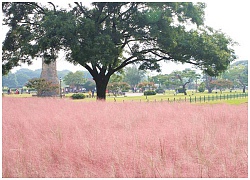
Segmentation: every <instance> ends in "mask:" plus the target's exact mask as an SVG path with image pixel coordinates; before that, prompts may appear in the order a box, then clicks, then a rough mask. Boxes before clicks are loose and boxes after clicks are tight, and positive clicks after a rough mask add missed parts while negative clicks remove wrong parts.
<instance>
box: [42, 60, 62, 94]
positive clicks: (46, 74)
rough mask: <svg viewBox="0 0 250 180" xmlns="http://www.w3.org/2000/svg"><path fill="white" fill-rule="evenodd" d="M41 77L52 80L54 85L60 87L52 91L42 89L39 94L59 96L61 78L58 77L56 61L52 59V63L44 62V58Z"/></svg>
mask: <svg viewBox="0 0 250 180" xmlns="http://www.w3.org/2000/svg"><path fill="white" fill-rule="evenodd" d="M40 78H42V79H45V80H46V81H49V82H52V85H53V86H57V87H58V88H56V89H55V90H50V91H48V90H45V91H42V92H40V93H39V94H38V95H39V96H57V95H58V94H59V80H58V77H57V70H56V61H52V62H50V64H46V63H45V62H44V59H42V72H41V76H40Z"/></svg>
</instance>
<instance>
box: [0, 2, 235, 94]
mask: <svg viewBox="0 0 250 180" xmlns="http://www.w3.org/2000/svg"><path fill="white" fill-rule="evenodd" d="M51 5H52V6H53V5H54V4H53V3H51V2H50V3H48V5H41V4H39V3H25V2H24V3H16V2H13V3H3V8H2V10H3V16H4V20H3V23H4V24H6V25H8V26H10V27H11V28H10V30H9V32H8V33H7V35H6V38H5V40H4V42H3V58H2V62H3V63H2V64H3V65H2V71H3V74H6V73H7V72H8V71H9V70H10V69H12V68H13V67H15V66H18V65H20V63H24V62H26V63H31V62H32V61H33V59H34V58H36V57H41V56H42V57H43V58H44V59H45V60H46V61H47V62H50V61H53V60H55V59H56V57H57V55H58V52H59V51H60V50H65V53H66V60H67V61H69V62H72V63H74V64H80V65H82V66H83V67H85V68H86V69H87V70H88V71H89V72H90V73H91V75H92V76H93V78H94V80H95V81H96V86H97V96H98V97H100V98H102V99H103V98H104V99H105V92H104V91H105V90H106V86H107V84H108V81H109V78H110V76H111V75H112V74H114V73H115V72H117V71H119V70H121V69H123V68H124V67H126V66H127V65H129V64H137V65H138V66H139V69H142V70H146V69H150V70H157V71H160V64H159V62H160V61H169V60H171V61H174V62H182V63H190V64H193V65H196V66H198V67H200V68H201V69H202V70H203V71H205V72H206V73H208V74H210V75H217V74H219V73H221V72H222V71H224V70H225V69H226V68H227V66H228V65H229V63H230V62H231V61H232V60H233V59H235V58H236V57H235V55H234V50H233V49H232V48H231V47H232V46H233V45H234V42H233V41H232V40H231V39H230V38H229V37H227V36H226V35H225V34H224V33H222V32H220V31H216V30H213V29H212V28H210V27H207V26H201V25H203V20H204V8H205V4H204V3H192V2H157V3H155V2H154V3H152V2H95V3H92V5H93V6H91V8H87V7H84V6H82V5H81V4H80V3H75V4H74V5H72V6H71V7H69V8H68V9H67V11H66V10H62V9H59V8H58V9H57V7H56V6H54V9H53V8H51ZM23 21H25V22H26V23H23ZM190 23H191V24H192V25H194V26H196V27H197V28H196V29H192V30H188V29H187V28H186V27H187V26H185V25H187V24H190ZM124 53H126V54H127V56H126V57H124V56H123V54H124Z"/></svg>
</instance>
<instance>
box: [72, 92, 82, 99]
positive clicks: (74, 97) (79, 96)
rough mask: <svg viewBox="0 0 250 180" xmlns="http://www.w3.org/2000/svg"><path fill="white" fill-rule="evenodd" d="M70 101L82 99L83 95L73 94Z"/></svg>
mask: <svg viewBox="0 0 250 180" xmlns="http://www.w3.org/2000/svg"><path fill="white" fill-rule="evenodd" d="M71 98H72V99H84V98H85V95H84V94H82V93H75V94H73V95H72V96H71Z"/></svg>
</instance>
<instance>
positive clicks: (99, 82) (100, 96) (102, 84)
mask: <svg viewBox="0 0 250 180" xmlns="http://www.w3.org/2000/svg"><path fill="white" fill-rule="evenodd" d="M94 80H95V83H96V93H97V100H106V89H107V85H108V82H109V77H108V76H104V77H100V76H99V77H95V78H94Z"/></svg>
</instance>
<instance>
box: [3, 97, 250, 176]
mask: <svg viewBox="0 0 250 180" xmlns="http://www.w3.org/2000/svg"><path fill="white" fill-rule="evenodd" d="M247 116H248V110H247V104H243V105H237V106H235V105H226V104H217V105H192V104H187V103H167V102H158V103H139V102H138V103H135V102H131V103H108V102H88V103H86V102H73V101H71V100H64V99H53V98H4V97H3V99H2V177H5V178H6V177H21V178H27V177H47V178H49V177H65V178H66V177H67V178H68V177H87V178H90V177H99V178H109V177H116V178H118V177H125V178H130V177H134V178H136V177H139V178H144V177H164V178H173V177H179V178H182V177H189V178H199V177H211V178H217V177H220V178H229V177H230V178H234V177H241V178H246V177H248V118H247Z"/></svg>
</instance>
